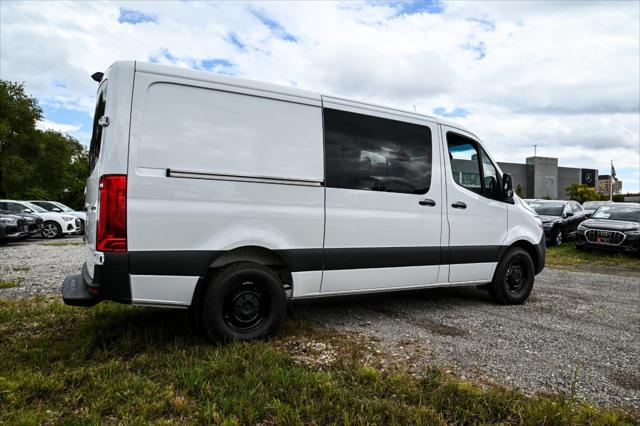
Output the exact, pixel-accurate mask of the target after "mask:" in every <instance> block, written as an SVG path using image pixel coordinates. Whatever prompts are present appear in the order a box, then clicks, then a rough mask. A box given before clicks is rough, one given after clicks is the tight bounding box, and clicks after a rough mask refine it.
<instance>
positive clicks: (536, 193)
mask: <svg viewBox="0 0 640 426" xmlns="http://www.w3.org/2000/svg"><path fill="white" fill-rule="evenodd" d="M498 164H499V165H500V168H501V169H502V171H503V172H505V173H509V174H510V175H511V176H512V177H513V188H514V189H516V188H518V185H519V186H520V188H522V196H523V198H546V197H548V198H551V199H555V200H558V199H559V200H565V199H567V198H569V197H568V196H567V192H566V189H567V187H568V186H569V185H571V184H572V183H580V184H585V185H588V186H591V187H593V188H596V189H598V188H597V187H596V186H597V184H598V170H596V169H579V168H575V167H559V166H558V159H557V158H553V157H528V158H527V160H526V164H518V163H502V162H499V163H498Z"/></svg>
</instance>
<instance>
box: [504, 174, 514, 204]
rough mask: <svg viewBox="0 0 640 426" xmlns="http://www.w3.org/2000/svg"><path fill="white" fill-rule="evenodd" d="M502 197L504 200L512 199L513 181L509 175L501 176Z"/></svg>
mask: <svg viewBox="0 0 640 426" xmlns="http://www.w3.org/2000/svg"><path fill="white" fill-rule="evenodd" d="M502 195H503V196H504V197H505V198H509V199H510V198H513V179H512V178H511V175H510V174H509V173H505V174H503V175H502Z"/></svg>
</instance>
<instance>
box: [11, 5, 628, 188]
mask: <svg viewBox="0 0 640 426" xmlns="http://www.w3.org/2000/svg"><path fill="white" fill-rule="evenodd" d="M0 8H1V9H0V78H2V79H5V80H13V81H21V82H24V83H25V84H26V87H27V89H28V91H29V92H30V93H32V94H34V95H35V96H36V97H37V98H38V100H39V101H40V103H41V105H42V106H43V108H44V113H45V114H44V120H43V122H42V123H40V126H41V127H43V128H53V129H57V130H61V131H64V132H67V133H69V134H71V135H73V136H75V137H76V138H78V139H79V140H80V141H81V142H83V143H88V140H89V137H90V131H91V115H92V113H93V111H92V110H93V105H94V96H95V89H96V83H95V82H93V81H92V80H91V79H90V77H89V75H90V74H91V73H93V72H95V71H98V70H104V69H106V68H107V67H108V66H109V65H110V64H111V63H112V62H114V61H116V60H123V59H133V60H139V61H146V62H157V63H162V64H173V65H177V66H181V67H189V68H198V69H205V70H210V71H212V72H217V73H222V74H226V75H234V76H241V77H244V78H250V79H256V80H261V81H268V82H272V83H278V84H283V85H287V86H295V87H301V88H305V89H310V90H315V91H319V92H322V93H326V94H335V95H340V96H346V97H352V98H355V99H358V100H364V101H369V102H374V103H380V104H383V105H388V106H395V107H401V108H404V109H410V110H413V108H414V106H415V108H416V109H417V110H418V111H419V112H421V113H425V114H428V115H436V116H442V117H447V118H449V119H453V120H455V121H458V122H460V123H462V124H463V125H465V126H467V127H469V128H471V129H472V130H473V131H475V132H476V133H477V134H478V135H479V136H480V137H481V138H482V139H483V141H484V142H485V144H486V145H487V146H488V148H489V150H490V151H491V152H492V154H493V155H494V157H496V158H497V159H498V160H499V161H514V162H524V159H525V157H527V156H530V155H532V154H533V145H534V144H536V145H538V155H543V156H553V157H559V161H560V165H562V166H573V167H585V168H591V167H595V168H598V169H599V170H600V173H601V174H608V173H609V161H610V160H613V163H614V165H615V167H616V171H617V172H618V176H619V177H620V178H621V179H622V180H623V182H624V187H623V189H624V190H625V191H634V192H637V191H640V138H639V133H640V1H637V0H629V1H619V2H616V1H606V2H597V1H586V2H579V1H569V2H557V1H554V2H551V1H548V2H531V3H528V2H525V1H488V2H479V1H474V2H470V3H466V2H462V1H456V2H447V1H429V2H382V1H371V2H362V3H355V2H349V3H329V2H318V3H314V2H299V3H293V2H291V3H277V2H255V3H230V2H219V3H206V2H197V1H193V2H192V1H183V2H177V3H171V2H150V3H145V2H141V1H136V2H117V3H104V2H100V3H98V2H96V3H90V2H74V3H63V2H42V3H40V2H36V1H29V2H14V1H6V0H3V1H2V2H0Z"/></svg>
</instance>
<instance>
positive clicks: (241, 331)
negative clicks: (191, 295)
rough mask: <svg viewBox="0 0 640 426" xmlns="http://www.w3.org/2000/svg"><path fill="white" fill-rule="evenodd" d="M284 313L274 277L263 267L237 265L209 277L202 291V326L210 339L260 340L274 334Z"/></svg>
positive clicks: (284, 303) (283, 301)
mask: <svg viewBox="0 0 640 426" xmlns="http://www.w3.org/2000/svg"><path fill="white" fill-rule="evenodd" d="M286 312H287V296H286V294H285V292H284V288H283V287H282V284H281V282H280V279H279V277H278V275H277V274H276V273H275V272H274V271H273V270H271V269H270V268H267V267H266V266H263V265H259V264H257V263H252V262H240V263H235V264H232V265H229V266H226V267H225V268H223V269H221V270H220V271H219V272H218V273H217V274H215V275H214V276H213V277H212V279H211V282H210V283H209V285H208V287H207V289H206V290H205V292H204V300H203V302H202V325H203V328H204V330H205V333H206V334H207V336H208V337H209V338H211V339H213V340H224V341H236V340H242V341H247V340H256V339H264V338H266V337H268V336H270V335H272V334H273V333H275V332H276V330H277V329H278V328H279V327H280V325H281V324H282V322H283V321H284V318H285V315H286Z"/></svg>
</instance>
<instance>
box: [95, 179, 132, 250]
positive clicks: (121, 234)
mask: <svg viewBox="0 0 640 426" xmlns="http://www.w3.org/2000/svg"><path fill="white" fill-rule="evenodd" d="M98 205H99V206H100V212H99V215H98V225H97V228H98V232H97V235H96V250H98V251H127V176H126V175H105V176H102V177H101V178H100V199H99V201H98Z"/></svg>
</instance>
